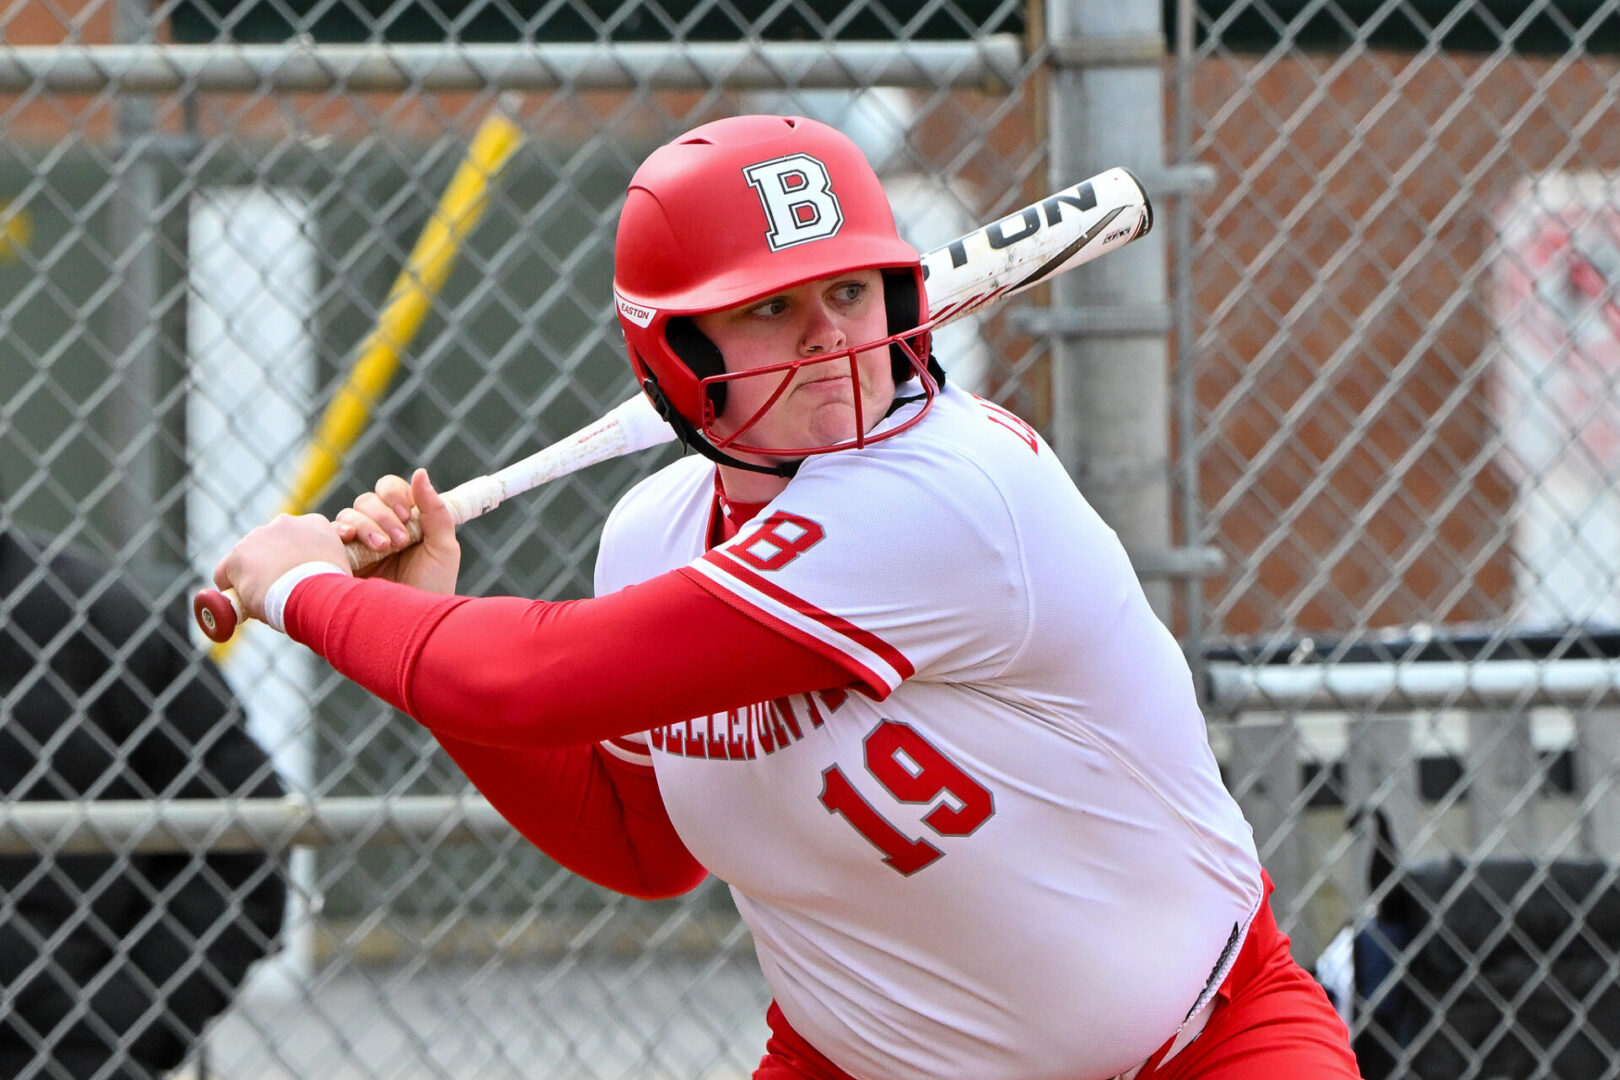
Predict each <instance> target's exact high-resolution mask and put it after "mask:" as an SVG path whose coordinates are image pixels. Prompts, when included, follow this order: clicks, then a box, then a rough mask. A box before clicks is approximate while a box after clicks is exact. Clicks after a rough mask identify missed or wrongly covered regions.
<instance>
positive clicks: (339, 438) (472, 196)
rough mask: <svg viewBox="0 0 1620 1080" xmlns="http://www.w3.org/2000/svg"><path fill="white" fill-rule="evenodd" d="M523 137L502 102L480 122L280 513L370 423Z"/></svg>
mask: <svg viewBox="0 0 1620 1080" xmlns="http://www.w3.org/2000/svg"><path fill="white" fill-rule="evenodd" d="M522 142H523V132H522V130H521V129H520V128H519V127H518V126H517V124H515V123H513V122H512V120H511V119H510V118H509V117H508V116H507V114H506V110H505V109H504V108H497V109H496V110H495V111H494V112H492V113H490V115H489V116H488V117H487V118H485V120H484V122H483V123H482V124H481V125H479V128H478V131H477V133H476V134H475V135H474V136H473V141H472V145H471V146H469V147H468V149H467V156H466V157H465V158H464V159H463V160H462V162H461V165H460V166H459V167H458V168H457V169H456V172H455V175H454V176H452V177H451V178H450V184H449V186H448V187H446V188H445V190H444V194H443V196H441V197H440V199H439V205H438V206H437V207H436V208H435V209H434V211H433V215H432V217H430V218H428V221H427V224H425V225H424V226H423V227H422V234H421V235H420V236H418V237H417V238H416V246H415V247H414V248H412V249H411V254H410V257H409V258H408V259H406V260H405V265H404V266H403V267H402V268H401V269H400V272H399V276H398V277H396V278H395V279H394V284H393V287H392V288H391V289H389V291H388V298H387V299H386V300H385V301H383V306H382V310H381V311H380V312H379V313H378V315H377V322H376V325H374V326H373V327H372V329H371V332H370V333H369V334H367V335H366V338H365V340H364V341H362V342H361V343H360V347H359V349H358V350H357V352H356V354H355V359H354V364H353V365H352V366H351V367H350V369H349V375H348V378H346V379H345V380H344V381H343V385H342V386H340V387H339V388H338V390H337V393H335V394H334V395H333V396H332V400H331V401H330V402H329V403H328V404H327V406H326V411H325V412H324V413H323V414H322V415H321V419H320V423H319V424H318V425H317V426H316V428H315V433H314V434H313V435H312V436H311V437H310V440H309V444H308V445H307V446H306V447H305V449H304V455H303V458H302V459H301V461H300V462H299V465H298V472H297V473H296V474H295V476H294V479H293V482H292V486H291V488H290V489H289V491H288V493H287V499H286V501H285V502H284V503H283V504H282V507H281V509H282V512H283V513H287V514H302V513H306V512H307V511H308V510H309V508H310V507H311V506H313V505H315V503H316V502H317V500H319V499H320V497H321V495H322V494H324V493H325V491H326V489H327V487H328V485H330V484H331V483H332V479H333V477H335V476H336V475H337V471H338V468H339V467H340V466H341V465H342V463H343V458H344V457H345V456H346V455H347V454H348V452H349V450H350V448H352V447H353V446H354V442H355V440H356V439H358V438H359V437H360V433H361V432H362V431H364V430H365V427H366V424H367V423H368V422H369V421H370V419H371V410H372V407H373V406H374V405H376V403H377V401H378V400H379V399H381V397H382V395H383V392H384V391H385V390H387V389H388V384H389V382H390V381H392V380H393V377H394V372H395V371H396V370H398V368H399V358H400V354H401V353H402V352H404V351H405V349H406V348H408V347H409V345H410V343H411V340H412V339H413V338H414V337H415V336H416V332H417V330H419V329H420V328H421V326H422V320H423V319H424V318H425V317H426V316H427V313H428V309H429V308H430V307H431V306H432V304H433V298H434V297H435V296H437V295H438V293H439V290H440V289H441V288H443V287H444V282H445V279H446V278H447V277H449V276H450V268H451V267H452V266H453V265H454V263H455V260H456V255H457V254H458V253H459V252H460V250H461V246H462V244H463V243H464V242H465V241H466V239H467V236H468V234H470V233H471V232H472V230H473V229H474V228H475V227H476V226H477V224H478V221H479V219H480V218H481V217H483V214H484V210H485V208H486V207H487V206H488V205H489V194H490V189H491V185H492V183H493V181H494V179H495V177H496V175H497V174H499V173H500V171H501V169H502V168H503V167H504V166H505V165H506V163H507V162H508V161H509V160H511V157H512V155H513V154H514V153H516V152H517V148H518V147H519V146H520V145H521V144H522ZM241 636H242V633H241V631H240V630H239V631H238V632H237V634H236V636H235V637H233V638H231V639H230V641H225V642H221V643H219V644H217V645H215V646H214V648H213V655H214V659H215V660H224V659H225V657H226V655H227V654H228V653H229V652H230V647H231V643H232V642H235V641H237V640H239V639H240V638H241Z"/></svg>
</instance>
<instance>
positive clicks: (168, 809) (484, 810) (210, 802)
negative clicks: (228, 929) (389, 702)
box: [0, 795, 512, 855]
mask: <svg viewBox="0 0 1620 1080" xmlns="http://www.w3.org/2000/svg"><path fill="white" fill-rule="evenodd" d="M511 835H512V826H510V825H508V824H507V823H506V821H505V820H504V819H503V818H502V817H501V816H500V814H498V813H497V812H496V811H495V809H494V808H493V807H491V806H490V805H489V803H488V802H487V801H486V800H484V799H482V798H478V797H476V796H456V795H413V796H405V797H397V798H369V797H353V798H322V799H314V800H312V799H308V798H305V797H303V796H296V795H294V796H288V797H286V798H282V799H171V800H162V799H159V800H153V801H147V800H141V799H129V800H118V799H107V800H94V801H92V800H74V801H65V802H16V803H10V804H0V855H37V854H44V853H51V854H54V855H92V854H108V853H116V854H120V855H130V854H137V853H139V854H152V853H157V852H198V851H281V850H284V849H286V848H290V847H338V846H342V845H345V844H351V843H356V844H363V845H367V846H370V845H374V844H424V845H432V846H435V847H437V846H439V845H441V844H449V843H469V842H472V841H475V840H477V841H492V840H500V839H502V838H505V837H509V836H511Z"/></svg>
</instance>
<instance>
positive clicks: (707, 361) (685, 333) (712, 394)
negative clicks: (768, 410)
mask: <svg viewBox="0 0 1620 1080" xmlns="http://www.w3.org/2000/svg"><path fill="white" fill-rule="evenodd" d="M664 340H665V341H667V342H669V347H670V351H672V352H673V353H674V354H675V355H676V356H678V357H680V358H681V360H682V362H683V363H685V364H686V366H687V367H689V368H691V369H692V374H693V375H696V376H697V377H698V380H699V381H702V380H703V379H708V378H712V377H713V376H715V375H724V374H725V372H726V361H725V358H724V357H723V356H721V355H720V349H719V347H718V346H716V345H715V343H714V342H712V341H710V340H709V336H708V335H707V334H705V333H704V332H703V331H701V330H699V329H698V326H697V323H696V322H695V321H693V320H692V319H691V318H689V317H687V316H685V315H678V316H676V317H674V318H672V319H670V320H669V322H668V323H666V324H665V326H664ZM706 389H707V391H708V395H709V404H710V405H711V406H713V408H714V416H715V417H716V418H717V419H718V418H719V416H720V414H721V413H722V412H724V411H725V408H726V384H725V383H723V382H722V383H714V384H712V385H710V386H709V387H707V388H706Z"/></svg>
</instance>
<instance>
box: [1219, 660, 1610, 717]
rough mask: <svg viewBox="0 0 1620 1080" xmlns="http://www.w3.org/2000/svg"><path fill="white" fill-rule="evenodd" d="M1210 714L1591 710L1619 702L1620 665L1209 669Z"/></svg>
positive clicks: (1241, 666) (1530, 663) (1505, 662)
mask: <svg viewBox="0 0 1620 1080" xmlns="http://www.w3.org/2000/svg"><path fill="white" fill-rule="evenodd" d="M1205 685H1206V689H1207V697H1206V698H1205V700H1206V703H1207V704H1208V707H1209V711H1210V712H1211V713H1216V714H1222V713H1224V714H1235V713H1242V712H1252V711H1260V710H1265V711H1280V712H1296V711H1300V712H1303V711H1324V710H1333V711H1340V710H1345V709H1354V710H1362V711H1371V712H1405V711H1410V710H1412V709H1432V708H1459V709H1522V708H1527V707H1529V706H1534V705H1561V706H1565V707H1569V708H1591V707H1593V706H1596V705H1599V704H1613V703H1614V702H1616V701H1620V661H1616V660H1557V661H1542V660H1491V661H1487V662H1483V663H1481V662H1471V663H1470V662H1464V661H1456V662H1431V661H1423V662H1416V663H1406V664H1362V663H1349V664H1299V665H1280V664H1279V665H1273V666H1265V665H1263V666H1258V667H1256V666H1251V665H1248V664H1238V663H1232V662H1229V661H1217V662H1211V663H1210V664H1209V665H1208V666H1207V668H1206V669H1205Z"/></svg>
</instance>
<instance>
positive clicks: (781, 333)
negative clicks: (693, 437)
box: [696, 270, 894, 451]
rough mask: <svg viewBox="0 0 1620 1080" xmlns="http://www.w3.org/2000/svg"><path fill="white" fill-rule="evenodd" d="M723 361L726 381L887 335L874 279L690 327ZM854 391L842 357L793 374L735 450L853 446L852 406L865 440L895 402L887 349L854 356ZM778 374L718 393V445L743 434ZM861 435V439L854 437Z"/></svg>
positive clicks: (788, 293) (791, 294)
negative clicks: (722, 396)
mask: <svg viewBox="0 0 1620 1080" xmlns="http://www.w3.org/2000/svg"><path fill="white" fill-rule="evenodd" d="M696 322H697V325H698V329H700V330H702V331H703V333H704V334H706V335H708V338H709V340H710V341H712V342H714V344H715V345H716V346H717V347H718V348H719V350H720V355H721V356H722V357H724V358H725V363H726V371H727V372H731V373H735V372H744V371H753V370H755V369H758V368H762V367H765V366H767V365H771V364H781V363H784V362H787V361H792V360H798V359H804V358H813V357H815V356H818V355H821V356H824V355H830V354H837V353H839V352H841V351H842V350H844V349H848V348H850V347H851V346H856V345H861V344H863V343H865V342H869V341H878V340H881V339H882V338H884V337H885V336H886V335H887V334H888V317H887V314H886V312H885V309H884V306H883V279H882V275H881V274H880V273H879V272H878V271H876V270H857V271H853V272H850V273H844V274H837V275H834V276H832V277H826V278H820V279H818V280H816V281H812V282H808V283H806V284H804V285H797V286H794V287H793V288H790V289H786V290H784V291H782V292H780V293H776V294H774V295H772V296H769V297H766V298H765V299H763V300H756V301H754V302H752V303H749V304H745V305H743V306H740V307H735V308H728V309H727V310H725V311H715V312H709V313H708V314H704V315H699V316H697V319H696ZM855 370H856V372H857V373H858V376H859V378H858V386H857V383H856V381H855V380H852V378H851V371H850V362H849V358H848V357H847V356H845V357H839V358H838V359H833V360H828V361H827V362H826V363H821V364H808V365H805V366H803V367H800V368H799V369H797V370H796V371H794V372H793V373H792V375H791V377H789V380H788V386H787V389H786V390H785V391H783V393H782V395H781V396H780V397H779V398H777V400H776V402H775V403H774V404H773V405H772V406H771V407H770V409H769V411H768V412H766V413H765V415H764V416H763V417H762V418H761V419H760V420H759V421H758V422H756V423H755V424H754V425H753V426H752V427H750V428H748V429H747V431H746V432H744V433H743V435H742V437H741V438H740V439H739V440H738V441H739V443H746V444H748V445H751V446H759V447H765V448H771V449H781V450H784V451H787V450H793V449H796V448H798V449H802V448H805V447H817V446H829V445H832V444H835V443H841V442H847V441H849V440H850V439H853V438H855V436H856V434H857V432H856V412H855V396H856V394H857V393H859V394H860V399H861V414H860V416H861V419H862V421H863V423H864V426H865V427H866V429H867V430H868V431H870V430H871V429H872V427H873V426H874V425H876V424H877V423H878V422H879V421H880V420H882V419H883V414H884V413H885V412H886V411H887V410H888V408H889V405H890V403H891V402H892V401H893V400H894V373H893V371H892V369H891V367H890V363H889V350H888V346H886V345H884V346H879V347H878V348H875V349H867V350H865V351H863V352H860V353H857V354H856V362H855ZM783 378H784V376H783V374H782V373H781V372H775V373H770V374H762V375H760V376H758V377H757V378H744V379H733V380H731V381H730V382H729V383H728V384H727V390H726V407H725V412H724V414H723V415H722V416H721V417H720V418H719V419H718V420H717V421H715V423H714V425H713V433H714V434H715V436H717V437H718V438H721V439H724V438H727V437H729V436H730V435H733V434H735V433H736V432H737V430H738V428H740V427H741V426H742V425H743V424H746V423H747V422H748V420H749V418H750V417H752V416H753V415H754V414H755V413H756V412H757V411H758V410H759V409H760V407H761V406H763V405H764V404H765V402H766V401H767V400H769V399H770V396H771V395H772V394H773V393H775V392H776V389H777V387H779V386H781V384H782V380H783ZM860 434H865V432H861V433H860Z"/></svg>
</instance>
